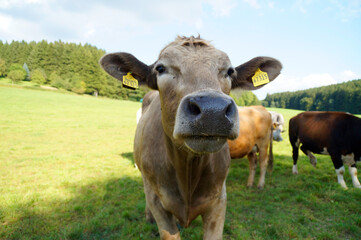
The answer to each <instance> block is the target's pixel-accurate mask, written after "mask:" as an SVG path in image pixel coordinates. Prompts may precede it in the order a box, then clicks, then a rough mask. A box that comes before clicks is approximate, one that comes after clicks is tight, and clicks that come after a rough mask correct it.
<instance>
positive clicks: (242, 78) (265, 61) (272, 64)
mask: <svg viewBox="0 0 361 240" xmlns="http://www.w3.org/2000/svg"><path fill="white" fill-rule="evenodd" d="M258 69H260V70H261V71H263V72H267V74H268V78H269V81H273V80H274V79H275V78H276V77H277V76H278V75H279V74H280V73H281V69H282V64H281V63H280V62H279V61H278V60H277V59H274V58H270V57H255V58H253V59H251V60H250V61H248V62H246V63H243V64H242V65H239V66H238V67H236V72H237V74H235V76H234V77H233V81H232V89H234V88H238V87H239V88H243V89H245V90H255V89H259V88H261V87H263V86H264V85H265V84H263V85H260V86H256V87H255V86H254V84H253V82H252V77H253V76H254V75H255V73H256V71H257V70H258Z"/></svg>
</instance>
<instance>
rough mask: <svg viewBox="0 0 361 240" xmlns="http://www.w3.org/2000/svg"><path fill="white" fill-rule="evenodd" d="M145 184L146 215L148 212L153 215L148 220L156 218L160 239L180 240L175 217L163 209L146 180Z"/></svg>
mask: <svg viewBox="0 0 361 240" xmlns="http://www.w3.org/2000/svg"><path fill="white" fill-rule="evenodd" d="M143 182H144V192H145V197H146V214H147V212H148V213H151V215H147V216H146V217H147V220H149V219H148V217H150V216H152V217H154V219H155V222H156V223H157V226H158V230H159V235H160V239H162V240H180V234H179V231H178V228H177V225H176V222H175V219H174V217H173V215H172V214H171V213H170V212H168V211H166V210H165V209H164V208H163V206H162V204H161V202H160V200H159V198H158V196H157V195H156V194H155V193H154V191H153V190H152V189H151V187H150V185H149V184H147V182H146V180H145V179H144V178H143Z"/></svg>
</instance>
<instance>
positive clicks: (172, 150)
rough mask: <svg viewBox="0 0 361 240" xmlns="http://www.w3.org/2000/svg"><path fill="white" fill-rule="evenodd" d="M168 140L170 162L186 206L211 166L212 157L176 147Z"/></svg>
mask: <svg viewBox="0 0 361 240" xmlns="http://www.w3.org/2000/svg"><path fill="white" fill-rule="evenodd" d="M166 138H167V152H168V156H169V157H170V158H169V160H170V161H171V164H172V165H173V167H174V169H175V172H176V176H175V177H176V179H177V182H178V188H179V191H180V194H181V195H182V198H183V200H184V202H185V204H190V203H191V201H192V195H193V193H194V191H195V189H196V188H197V186H198V183H199V181H200V179H201V178H202V175H203V174H204V171H205V169H206V167H207V165H208V164H209V161H210V155H196V154H194V153H191V152H189V151H187V150H186V149H184V147H179V146H177V145H175V144H174V143H173V142H172V141H171V140H170V138H169V137H166Z"/></svg>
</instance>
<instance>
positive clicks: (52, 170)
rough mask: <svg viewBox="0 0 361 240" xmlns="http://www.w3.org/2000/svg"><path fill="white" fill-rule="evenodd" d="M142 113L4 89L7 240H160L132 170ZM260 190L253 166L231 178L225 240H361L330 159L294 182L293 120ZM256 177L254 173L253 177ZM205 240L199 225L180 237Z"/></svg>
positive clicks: (1, 211)
mask: <svg viewBox="0 0 361 240" xmlns="http://www.w3.org/2000/svg"><path fill="white" fill-rule="evenodd" d="M139 107H140V103H135V102H129V101H119V100H111V99H103V98H95V97H90V96H77V95H70V94H61V93H58V92H49V91H34V90H29V89H23V88H12V87H4V86H0V143H1V144H0V239H39V240H40V239H157V238H159V234H158V230H157V227H156V225H155V224H149V223H146V221H145V215H144V210H145V196H144V192H143V185H142V179H141V176H140V173H139V171H138V170H137V169H135V168H134V158H133V140H134V132H135V128H136V122H135V115H136V111H137V110H138V108H139ZM272 110H275V111H278V112H281V113H282V114H283V115H284V116H285V119H286V126H285V129H286V132H285V133H283V138H284V141H283V142H275V143H274V158H275V165H274V170H273V172H272V173H267V176H266V186H265V188H264V189H263V190H258V189H257V188H247V187H246V182H247V177H248V161H247V159H234V160H232V163H231V168H230V171H229V176H228V178H227V194H228V203H227V204H228V205H227V213H226V222H225V227H224V237H223V238H224V239H358V238H359V236H360V235H361V218H360V216H361V210H360V208H359V199H360V198H361V191H360V190H359V189H353V188H352V182H351V177H350V176H349V175H348V171H347V172H346V175H345V180H346V182H347V184H348V186H349V187H350V189H349V190H347V191H345V190H343V189H342V188H341V187H340V186H339V185H338V183H337V179H336V174H335V172H334V169H333V166H332V162H331V160H330V158H329V157H328V156H316V157H317V158H318V164H317V167H316V168H313V167H312V165H311V164H310V163H309V160H308V158H307V157H306V156H304V155H303V154H301V153H300V159H299V174H298V175H293V174H292V157H291V147H290V144H289V142H288V136H287V130H288V119H289V118H291V117H292V116H294V115H296V114H297V113H299V112H300V111H296V110H286V109H272ZM258 176H259V173H258V172H257V175H256V177H258ZM180 232H181V236H182V238H183V239H201V238H202V221H201V218H200V217H198V218H197V219H196V220H195V221H194V222H193V223H192V225H191V227H189V228H180Z"/></svg>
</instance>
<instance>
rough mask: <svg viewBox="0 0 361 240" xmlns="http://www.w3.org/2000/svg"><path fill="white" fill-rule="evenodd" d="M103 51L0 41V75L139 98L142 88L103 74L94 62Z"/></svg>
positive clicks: (69, 45)
mask: <svg viewBox="0 0 361 240" xmlns="http://www.w3.org/2000/svg"><path fill="white" fill-rule="evenodd" d="M104 54H105V51H103V50H100V49H97V48H96V47H94V46H91V45H89V44H85V45H81V44H75V43H65V42H62V41H56V42H50V43H48V42H47V41H45V40H43V41H41V42H34V41H33V42H30V43H27V42H25V41H21V42H19V41H12V42H11V43H7V42H5V43H3V42H2V41H0V78H1V77H7V78H9V79H11V80H13V82H14V83H16V82H20V81H30V82H33V83H36V84H38V85H50V86H52V87H55V88H58V89H65V90H68V91H72V92H75V93H78V94H91V95H96V96H97V95H100V96H105V97H109V98H117V99H130V100H139V99H141V98H142V97H143V95H144V94H145V92H146V91H147V89H146V88H139V89H137V90H136V91H134V90H129V89H126V88H123V87H122V84H121V82H120V81H118V80H116V79H114V78H112V77H110V76H109V75H108V74H106V73H105V72H104V71H103V70H102V69H101V67H100V66H99V64H98V62H99V59H100V58H101V57H102V56H103V55H104Z"/></svg>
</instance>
